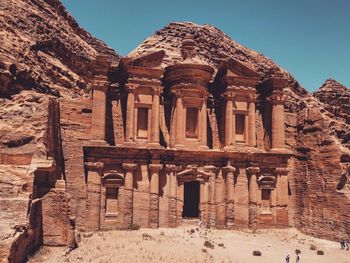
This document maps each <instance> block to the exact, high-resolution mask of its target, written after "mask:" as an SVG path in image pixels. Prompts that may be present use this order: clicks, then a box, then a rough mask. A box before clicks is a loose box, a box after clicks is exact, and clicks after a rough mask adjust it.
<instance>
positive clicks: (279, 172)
mask: <svg viewBox="0 0 350 263" xmlns="http://www.w3.org/2000/svg"><path fill="white" fill-rule="evenodd" d="M275 172H276V174H277V175H280V176H282V175H288V172H289V169H288V168H286V167H276V169H275Z"/></svg>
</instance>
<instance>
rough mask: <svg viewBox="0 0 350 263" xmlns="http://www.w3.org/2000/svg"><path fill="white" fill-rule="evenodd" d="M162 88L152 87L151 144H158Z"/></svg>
mask: <svg viewBox="0 0 350 263" xmlns="http://www.w3.org/2000/svg"><path fill="white" fill-rule="evenodd" d="M162 90H163V88H162V87H161V86H157V87H154V88H153V101H152V121H151V125H152V126H151V142H152V144H153V145H155V146H158V145H159V129H160V127H159V111H160V108H159V107H160V94H161V93H162Z"/></svg>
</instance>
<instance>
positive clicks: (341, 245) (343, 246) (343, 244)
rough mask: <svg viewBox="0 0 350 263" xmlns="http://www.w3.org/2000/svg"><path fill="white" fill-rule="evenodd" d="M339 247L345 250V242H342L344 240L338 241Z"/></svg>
mask: <svg viewBox="0 0 350 263" xmlns="http://www.w3.org/2000/svg"><path fill="white" fill-rule="evenodd" d="M340 247H341V249H344V248H345V241H344V239H342V240H340Z"/></svg>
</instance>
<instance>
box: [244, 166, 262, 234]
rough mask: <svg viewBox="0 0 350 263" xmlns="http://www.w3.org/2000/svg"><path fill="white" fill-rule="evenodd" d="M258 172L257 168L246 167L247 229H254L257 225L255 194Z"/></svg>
mask: <svg viewBox="0 0 350 263" xmlns="http://www.w3.org/2000/svg"><path fill="white" fill-rule="evenodd" d="M259 172H260V168H259V167H248V168H247V174H248V175H249V177H250V178H249V222H248V225H249V228H252V229H256V224H257V193H258V182H257V173H259Z"/></svg>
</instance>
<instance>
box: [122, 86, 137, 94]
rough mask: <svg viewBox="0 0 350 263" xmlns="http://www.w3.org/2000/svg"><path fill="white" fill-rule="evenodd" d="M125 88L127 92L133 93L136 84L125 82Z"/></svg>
mask: <svg viewBox="0 0 350 263" xmlns="http://www.w3.org/2000/svg"><path fill="white" fill-rule="evenodd" d="M125 89H126V91H127V92H128V93H135V92H136V89H137V87H136V85H130V84H127V85H125Z"/></svg>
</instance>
